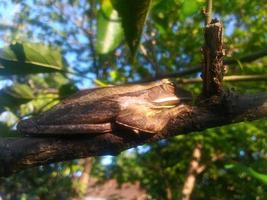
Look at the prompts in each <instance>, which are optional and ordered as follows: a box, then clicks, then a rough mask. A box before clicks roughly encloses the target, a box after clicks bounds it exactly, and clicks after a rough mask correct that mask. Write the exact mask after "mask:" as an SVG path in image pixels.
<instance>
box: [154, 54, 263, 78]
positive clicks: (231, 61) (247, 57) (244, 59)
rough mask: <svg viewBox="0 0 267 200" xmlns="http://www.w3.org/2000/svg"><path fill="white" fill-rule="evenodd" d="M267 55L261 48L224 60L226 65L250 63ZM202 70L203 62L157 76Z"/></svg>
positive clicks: (183, 74)
mask: <svg viewBox="0 0 267 200" xmlns="http://www.w3.org/2000/svg"><path fill="white" fill-rule="evenodd" d="M266 55H267V49H262V50H259V51H257V52H255V53H251V54H247V55H245V56H241V57H240V58H231V59H227V60H225V61H224V62H223V64H224V65H233V64H238V62H243V63H245V62H246V63H249V62H253V61H255V60H257V59H259V58H262V57H265V56H266ZM200 71H201V64H199V65H197V66H195V67H190V68H188V69H185V70H183V71H179V72H175V73H170V74H162V75H160V76H159V77H157V78H158V79H162V78H177V77H181V76H186V75H190V74H194V73H197V72H200Z"/></svg>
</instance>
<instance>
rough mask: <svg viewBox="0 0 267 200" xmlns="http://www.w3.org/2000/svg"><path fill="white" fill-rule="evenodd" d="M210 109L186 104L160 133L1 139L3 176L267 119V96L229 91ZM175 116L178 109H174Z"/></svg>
mask: <svg viewBox="0 0 267 200" xmlns="http://www.w3.org/2000/svg"><path fill="white" fill-rule="evenodd" d="M214 102H217V103H213V104H210V105H209V106H207V105H205V106H198V107H197V106H190V105H186V108H187V111H186V112H184V113H183V114H181V113H180V114H179V112H176V113H178V114H177V115H176V116H174V117H173V118H172V119H171V120H169V121H168V122H167V125H166V127H165V129H164V130H163V131H161V132H160V133H158V134H154V135H152V134H151V135H150V134H140V135H136V134H132V133H129V131H127V130H125V129H124V130H122V129H120V127H118V126H117V125H116V124H114V126H113V129H114V132H113V133H107V134H99V135H95V136H85V137H84V136H75V137H67V138H66V136H65V137H64V138H59V137H58V138H55V137H54V138H52V137H43V138H35V137H25V138H19V139H7V138H6V139H4V138H3V139H1V140H0V176H8V175H10V174H12V173H14V172H17V171H20V170H23V169H26V168H30V167H34V166H39V165H44V164H49V163H53V162H59V161H63V160H71V159H77V158H84V157H90V156H102V155H117V154H119V153H120V152H121V151H123V150H125V149H128V148H131V147H135V146H137V145H141V144H144V143H148V142H155V141H158V140H160V139H163V138H168V137H171V136H174V135H178V134H187V133H190V132H193V131H201V130H204V129H207V128H211V127H216V126H221V125H226V124H230V123H235V122H240V121H244V120H246V121H247V120H255V119H259V118H262V117H265V116H267V93H264V94H261V95H257V96H256V95H242V96H239V95H236V94H233V93H231V92H226V93H225V94H224V95H223V96H222V98H221V99H220V100H219V103H218V101H214ZM171 109H173V112H174V113H175V110H177V109H178V108H177V107H175V108H171Z"/></svg>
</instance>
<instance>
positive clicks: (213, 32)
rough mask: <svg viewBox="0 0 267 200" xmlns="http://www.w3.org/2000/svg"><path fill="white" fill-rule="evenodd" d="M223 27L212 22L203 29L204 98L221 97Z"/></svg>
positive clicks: (217, 22)
mask: <svg viewBox="0 0 267 200" xmlns="http://www.w3.org/2000/svg"><path fill="white" fill-rule="evenodd" d="M223 55H224V49H223V26H222V23H220V22H219V21H217V20H212V21H211V23H209V24H208V25H206V27H205V45H204V47H203V57H204V62H203V73H202V77H203V92H202V95H203V96H205V97H211V96H213V95H221V94H222V92H223V74H224V66H223Z"/></svg>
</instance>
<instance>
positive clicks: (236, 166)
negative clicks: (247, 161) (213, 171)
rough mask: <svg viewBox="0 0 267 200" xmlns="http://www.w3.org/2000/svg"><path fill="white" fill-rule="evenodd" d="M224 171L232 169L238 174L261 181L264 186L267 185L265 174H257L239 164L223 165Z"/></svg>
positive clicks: (266, 175)
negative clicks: (242, 173)
mask: <svg viewBox="0 0 267 200" xmlns="http://www.w3.org/2000/svg"><path fill="white" fill-rule="evenodd" d="M225 168H226V169H234V170H236V171H238V172H240V173H241V172H244V173H246V174H247V175H249V176H251V177H253V178H255V179H257V180H258V181H261V182H262V183H264V184H265V185H267V174H263V173H259V172H257V171H255V170H254V169H252V168H251V167H247V166H245V165H241V164H227V165H225Z"/></svg>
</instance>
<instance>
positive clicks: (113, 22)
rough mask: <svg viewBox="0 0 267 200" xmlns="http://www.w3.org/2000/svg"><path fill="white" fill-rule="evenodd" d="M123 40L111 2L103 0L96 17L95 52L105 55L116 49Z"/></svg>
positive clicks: (117, 17) (116, 13)
mask: <svg viewBox="0 0 267 200" xmlns="http://www.w3.org/2000/svg"><path fill="white" fill-rule="evenodd" d="M122 39H123V30H122V26H121V20H120V18H119V15H118V12H117V11H116V10H115V9H114V8H113V6H112V4H111V0H103V1H102V3H101V10H100V12H98V16H97V35H96V51H97V52H98V53H100V54H106V53H109V52H110V51H112V50H114V49H115V48H117V47H118V46H119V45H120V43H121V41H122Z"/></svg>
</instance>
